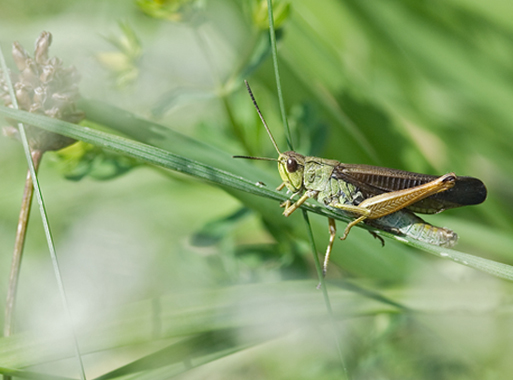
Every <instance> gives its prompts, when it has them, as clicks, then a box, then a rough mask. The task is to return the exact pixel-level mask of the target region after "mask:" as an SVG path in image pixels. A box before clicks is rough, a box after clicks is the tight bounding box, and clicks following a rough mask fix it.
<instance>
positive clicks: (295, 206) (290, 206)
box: [280, 190, 319, 216]
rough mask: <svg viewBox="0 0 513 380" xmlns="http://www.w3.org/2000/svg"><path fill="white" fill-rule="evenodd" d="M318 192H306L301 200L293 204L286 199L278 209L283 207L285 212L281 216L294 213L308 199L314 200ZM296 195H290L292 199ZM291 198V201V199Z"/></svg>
mask: <svg viewBox="0 0 513 380" xmlns="http://www.w3.org/2000/svg"><path fill="white" fill-rule="evenodd" d="M318 193H319V192H318V191H315V190H308V191H306V192H305V193H304V194H303V195H302V196H301V198H299V199H298V200H297V201H296V202H295V203H292V202H291V201H290V199H287V200H286V201H285V202H283V203H282V204H281V205H280V207H284V208H285V211H283V215H285V216H290V214H292V213H293V212H294V211H296V210H297V209H298V208H299V207H300V206H301V205H302V204H303V203H305V202H306V200H307V199H308V198H315V197H316V196H317V194H318ZM295 195H296V194H292V197H294V196H295ZM292 197H291V199H292Z"/></svg>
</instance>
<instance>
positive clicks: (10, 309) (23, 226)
mask: <svg viewBox="0 0 513 380" xmlns="http://www.w3.org/2000/svg"><path fill="white" fill-rule="evenodd" d="M42 155H43V152H42V151H39V150H36V151H33V152H32V160H33V161H34V169H35V170H36V172H37V169H38V167H39V163H40V162H41V157H42ZM33 193H34V186H33V183H32V177H31V176H30V171H28V173H27V179H26V180H25V190H24V192H23V199H22V202H21V210H20V216H19V218H18V229H17V230H16V240H15V243H14V252H13V255H12V264H11V272H10V274H9V287H8V289H7V301H6V304H5V320H4V336H10V335H12V331H13V325H14V323H13V315H14V304H15V300H16V292H17V290H18V278H19V275H20V266H21V256H22V254H23V246H24V244H25V236H26V233H27V225H28V221H29V216H30V207H31V205H32V195H33ZM9 378H10V376H9V377H5V376H4V380H7V379H9Z"/></svg>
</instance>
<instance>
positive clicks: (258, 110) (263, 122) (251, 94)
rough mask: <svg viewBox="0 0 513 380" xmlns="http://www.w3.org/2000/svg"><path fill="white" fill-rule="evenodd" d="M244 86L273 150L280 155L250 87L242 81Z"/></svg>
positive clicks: (246, 82)
mask: <svg viewBox="0 0 513 380" xmlns="http://www.w3.org/2000/svg"><path fill="white" fill-rule="evenodd" d="M244 84H245V85H246V88H247V89H248V92H249V96H251V100H252V101H253V105H254V106H255V108H256V110H257V112H258V116H260V120H262V124H264V127H265V130H266V131H267V134H268V135H269V137H270V138H271V141H272V143H273V145H274V148H275V149H276V151H277V152H278V154H281V152H280V150H279V149H278V144H276V141H275V140H274V137H273V135H272V133H271V130H270V129H269V127H268V126H267V123H266V122H265V119H264V116H263V115H262V112H260V108H258V104H257V102H256V100H255V97H254V96H253V92H252V91H251V87H249V83H248V81H247V80H244Z"/></svg>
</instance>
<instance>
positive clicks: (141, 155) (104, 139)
mask: <svg viewBox="0 0 513 380" xmlns="http://www.w3.org/2000/svg"><path fill="white" fill-rule="evenodd" d="M0 113H2V114H4V115H6V116H8V117H11V118H13V119H16V120H20V121H22V122H24V123H27V124H31V125H35V126H38V127H40V128H43V129H45V130H47V131H51V132H55V133H59V134H63V135H65V136H68V137H72V138H75V139H78V140H82V141H85V142H89V143H91V144H94V145H98V146H101V147H104V148H107V149H112V150H114V151H116V152H121V153H124V154H126V155H128V156H131V157H134V158H138V159H140V160H142V161H145V162H147V163H150V164H153V165H159V166H162V167H165V168H168V169H172V170H176V171H179V172H182V173H186V174H190V175H192V176H195V177H197V178H201V179H204V180H207V181H209V182H211V183H214V184H217V185H219V186H222V187H223V188H225V189H228V190H230V189H232V190H233V189H236V190H241V191H243V192H246V193H250V194H253V195H258V196H261V197H266V198H269V199H273V200H278V201H284V200H286V199H287V196H286V195H284V194H280V193H279V192H277V191H274V190H270V189H267V188H265V187H262V186H259V185H258V184H256V183H255V182H254V181H251V180H248V179H246V178H244V177H242V175H235V174H232V173H230V172H228V171H225V170H222V169H219V168H217V167H213V166H211V165H207V164H203V163H201V162H198V161H195V160H192V159H189V158H187V157H183V156H179V155H176V154H173V153H171V152H168V151H165V150H163V149H159V148H156V147H153V146H149V145H146V144H142V143H139V142H136V141H133V140H129V139H126V138H123V137H119V136H116V135H112V134H108V133H105V132H100V131H97V130H93V129H91V128H86V127H81V126H78V125H75V124H71V123H67V122H64V121H62V120H55V119H51V118H47V117H44V116H41V115H36V114H31V113H28V112H24V111H19V110H13V109H10V108H7V107H0ZM134 119H136V118H135V117H134ZM227 157H229V156H227V155H224V156H223V158H221V159H219V160H218V161H223V160H225V158H227ZM232 161H235V160H232ZM232 165H233V164H232ZM238 170H241V168H240V167H239V169H238ZM302 208H303V209H306V210H308V211H311V212H314V213H317V214H319V215H322V216H326V217H332V218H334V219H337V220H341V221H344V222H347V221H348V220H349V218H347V217H345V216H344V215H341V214H339V213H336V212H333V211H330V210H328V209H326V208H325V207H321V206H317V205H314V204H305V205H303V206H302ZM359 227H361V228H366V229H370V228H369V227H367V226H366V225H359ZM380 234H381V235H382V236H385V237H388V238H392V239H395V240H398V241H401V242H403V243H406V244H408V245H411V246H414V247H417V248H419V249H422V250H424V251H426V252H429V253H432V254H436V255H438V256H440V257H443V258H447V259H450V260H453V261H456V262H458V263H460V264H464V265H467V266H470V267H472V268H475V269H478V270H481V271H484V272H487V273H490V274H492V275H495V276H498V277H500V278H503V279H506V280H510V281H513V266H510V265H506V264H502V263H498V262H495V261H493V260H488V259H484V258H477V259H476V260H470V258H469V256H471V255H468V254H464V256H458V255H456V254H448V255H444V253H447V252H451V251H453V250H448V249H445V248H441V247H437V246H432V245H429V244H422V243H419V242H417V241H415V240H413V239H406V238H403V237H399V236H395V235H392V234H388V233H385V232H380ZM454 252H457V251H454ZM466 255H468V256H466ZM472 257H476V256H472Z"/></svg>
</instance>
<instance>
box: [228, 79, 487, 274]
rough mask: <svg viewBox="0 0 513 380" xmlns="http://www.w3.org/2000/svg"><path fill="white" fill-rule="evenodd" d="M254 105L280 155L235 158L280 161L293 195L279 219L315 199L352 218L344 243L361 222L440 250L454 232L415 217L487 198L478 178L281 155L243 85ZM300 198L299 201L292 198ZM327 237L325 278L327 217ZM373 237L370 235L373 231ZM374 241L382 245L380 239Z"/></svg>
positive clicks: (331, 225) (449, 244) (331, 222)
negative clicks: (275, 157)
mask: <svg viewBox="0 0 513 380" xmlns="http://www.w3.org/2000/svg"><path fill="white" fill-rule="evenodd" d="M245 84H246V87H247V89H248V92H249V94H250V96H251V99H252V101H253V104H254V106H255V108H256V110H257V112H258V115H259V116H260V119H261V120H262V123H263V125H264V127H265V129H266V130H267V134H268V135H269V138H270V139H271V142H272V143H273V145H274V148H275V149H276V151H277V152H278V155H279V156H278V159H272V158H263V157H250V156H234V158H248V159H255V160H268V161H277V162H278V171H279V173H280V176H281V179H282V181H283V183H282V184H281V185H280V186H279V187H278V188H277V190H278V191H280V190H282V189H283V188H285V187H286V188H287V189H288V190H289V191H290V192H292V196H291V197H290V199H289V200H287V201H285V202H284V203H282V204H281V207H284V208H285V211H284V212H283V215H285V216H289V215H291V214H292V213H293V212H294V211H296V210H297V209H298V208H299V207H300V206H301V205H302V204H303V203H304V202H305V201H306V200H308V199H309V198H313V199H316V200H317V201H318V202H320V203H321V204H324V205H325V206H326V207H328V208H329V209H331V210H336V211H341V212H343V213H346V214H348V215H350V216H352V217H354V218H355V219H354V220H353V221H351V222H350V223H349V224H348V225H347V227H346V228H345V230H344V233H343V235H342V236H341V237H340V239H341V240H344V239H346V237H347V235H348V234H349V231H350V230H351V228H352V227H353V226H355V225H356V224H358V223H360V222H365V223H366V224H368V225H371V226H373V227H375V228H377V229H380V230H384V231H388V232H392V233H394V234H397V235H404V236H408V237H411V238H413V239H416V240H420V241H424V242H427V243H430V244H435V245H438V246H442V247H452V246H453V245H454V244H456V242H457V240H458V235H457V234H456V233H454V232H453V231H451V230H449V229H447V228H443V227H436V226H433V225H431V224H429V223H427V222H425V221H423V220H422V219H421V218H419V217H418V216H416V215H415V214H413V212H417V213H423V214H437V213H439V212H442V211H444V210H447V209H450V208H455V207H460V206H468V205H476V204H479V203H482V202H483V201H484V200H485V199H486V194H487V191H486V187H485V185H484V184H483V182H481V181H480V180H479V179H477V178H473V177H460V176H456V174H454V173H448V174H445V175H443V176H440V177H437V176H433V175H428V174H419V173H412V172H407V171H403V170H396V169H388V168H382V167H378V166H370V165H360V164H343V163H341V162H339V161H335V160H329V159H325V158H319V157H309V156H303V155H302V154H299V153H296V152H294V151H288V152H284V153H281V152H280V150H279V148H278V145H277V144H276V141H275V140H274V137H273V135H272V133H271V131H270V129H269V127H268V126H267V123H266V122H265V120H264V117H263V115H262V113H261V112H260V109H259V107H258V104H257V102H256V100H255V97H254V96H253V93H252V91H251V88H250V87H249V84H248V82H247V81H245ZM296 196H299V199H297V200H296V201H293V199H294V198H295V197H296ZM328 223H329V232H330V238H329V243H328V247H327V249H326V254H325V256H324V265H323V274H324V275H325V274H326V271H327V268H328V262H329V258H330V254H331V251H332V248H333V243H334V241H335V237H336V231H337V230H336V224H335V220H334V219H333V218H328ZM371 233H372V232H371ZM372 234H373V235H374V236H375V237H378V238H379V239H380V240H381V242H382V244H383V243H384V241H383V240H382V238H381V237H379V236H377V235H376V234H375V233H372Z"/></svg>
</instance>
